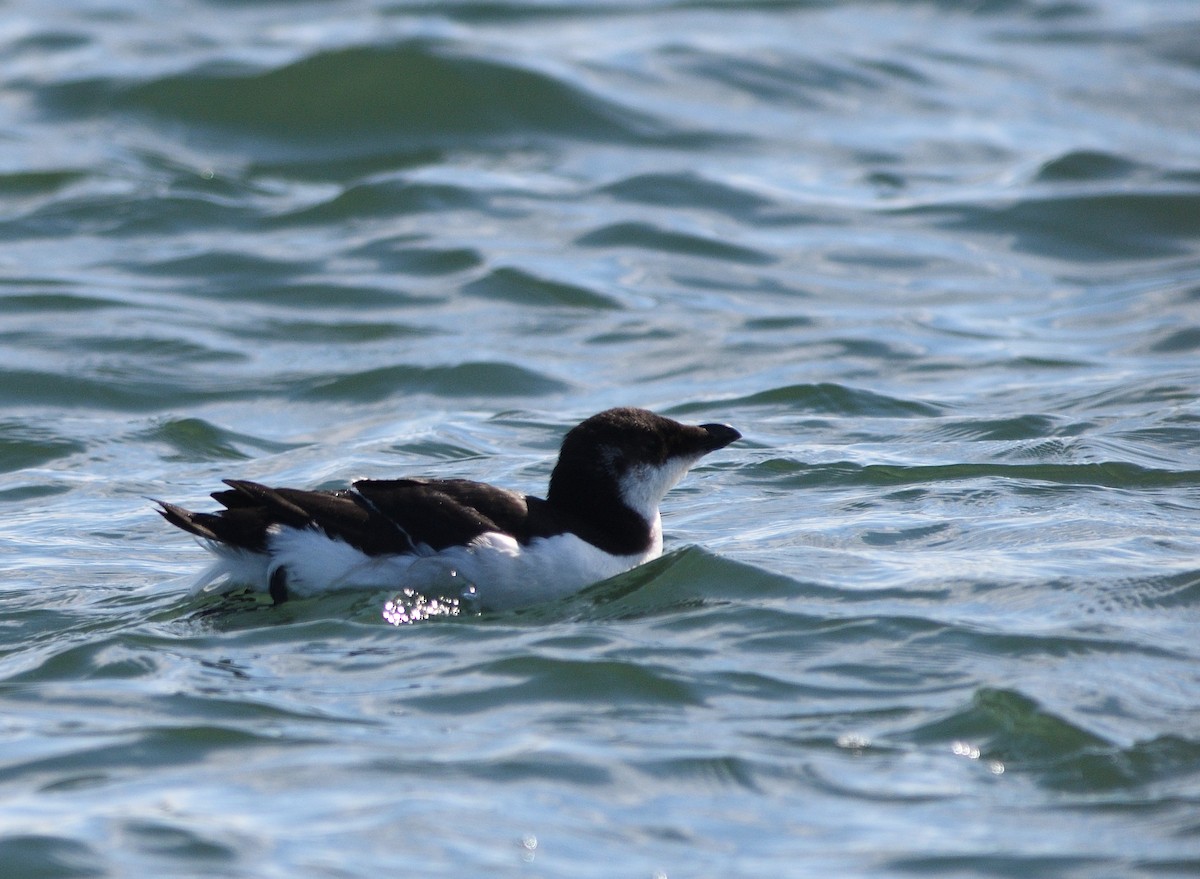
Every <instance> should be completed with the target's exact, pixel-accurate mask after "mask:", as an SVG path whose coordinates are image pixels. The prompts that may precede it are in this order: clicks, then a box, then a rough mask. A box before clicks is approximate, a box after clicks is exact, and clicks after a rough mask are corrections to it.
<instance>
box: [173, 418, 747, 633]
mask: <svg viewBox="0 0 1200 879" xmlns="http://www.w3.org/2000/svg"><path fill="white" fill-rule="evenodd" d="M740 437H741V434H740V433H738V432H737V431H736V430H734V429H733V428H732V427H730V426H729V425H727V424H701V425H699V426H692V425H686V424H680V423H679V422H678V421H673V420H672V419H670V418H665V417H663V416H661V415H656V414H655V413H653V412H649V411H647V410H645V409H632V408H622V409H609V410H607V411H605V412H601V413H600V414H598V415H593V416H592V417H591V418H589V419H587V420H586V421H584V422H582V423H581V424H579V425H577V426H576V427H574V428H572V429H571V430H570V431H569V432H568V433H567V435H566V437H565V438H564V439H563V443H562V448H561V450H560V451H559V455H558V462H557V463H556V464H555V466H554V471H553V472H552V473H551V474H550V490H549V492H548V493H547V495H546V497H545V499H543V498H538V497H533V496H530V495H523V494H518V493H516V492H513V491H508V490H506V489H503V488H497V487H495V486H492V485H488V484H486V483H482V482H472V481H469V480H466V479H360V480H358V481H356V482H354V483H352V487H350V488H347V489H341V490H337V491H306V490H304V489H297V488H268V487H267V486H265V485H260V484H259V483H257V482H247V481H245V480H240V479H227V480H225V484H226V485H228V486H229V488H228V489H226V490H224V491H217V492H213V495H212V497H213V498H214V499H215V500H216V501H218V502H219V503H220V504H221V506H222V507H224V509H222V510H219V511H217V512H214V513H193V512H191V511H190V510H185V509H184V508H182V507H179V506H176V505H175V504H170V503H167V502H165V501H156V503H157V504H158V505H159V508H160V509H158V510H157V512H158V513H160V514H161V515H162V516H163V518H165V519H166V520H167V521H168V522H170V523H171V524H172V525H175V526H177V527H179V528H182V529H183V530H184V531H187V532H190V533H191V534H194V535H196V536H197V537H199V538H201V539H202V540H203V541H204V542H205V544H206V545H207V547H208V548H209V549H210V550H211V551H212V552H213V553H214V554H215V555H216V557H217V558H216V561H215V562H214V564H213V565H212V566H211V567H210V568H209V569H208V570H207V571H205V572H204V573H203V574H202V575H201V576H200V578H199V579H198V580H197V582H196V584H195V590H196V591H207V590H219V591H226V590H228V589H231V588H234V587H236V586H239V585H243V586H250V587H252V588H255V589H257V590H259V591H265V592H268V593H269V594H270V595H271V597H272V598H273V599H274V600H275V602H276V603H279V602H282V601H285V600H287V598H288V597H289V596H292V597H306V596H311V595H316V594H319V593H323V592H327V591H332V590H342V589H372V590H384V589H393V590H394V589H405V590H412V591H413V592H416V593H419V594H427V595H431V596H435V597H452V598H459V597H463V598H469V599H470V602H471V605H472V606H474V607H477V608H479V609H488V610H499V609H507V608H514V607H520V606H524V605H529V604H534V603H537V602H540V601H545V600H547V599H552V598H557V597H560V596H563V595H569V594H571V593H573V592H576V591H578V590H579V589H582V588H583V587H584V586H587V585H588V584H590V583H595V582H597V581H599V580H603V579H606V578H608V577H612V576H615V575H616V574H619V573H621V572H622V571H627V570H629V569H630V568H633V567H636V566H637V565H640V564H642V563H643V562H647V561H649V560H650V559H653V558H657V557H658V556H659V555H661V553H662V545H663V538H662V520H661V519H660V517H659V512H658V505H659V502H660V501H661V500H662V499H663V496H664V495H665V494H666V493H667V492H668V491H669V490H670V489H671V488H672V487H673V486H674V485H675V484H676V483H678V482H679V480H680V479H682V478H683V476H684V474H685V473H687V471H688V470H689V469H690V468H691V467H692V466H693V465H694V464H695V463H696V462H697V461H699V460H700V459H701V458H702V457H703V456H705V455H707V454H708V453H709V452H713V451H716V450H717V449H721V448H724V447H725V446H727V445H729V444H730V443H732V442H733V441H734V440H737V439H739V438H740Z"/></svg>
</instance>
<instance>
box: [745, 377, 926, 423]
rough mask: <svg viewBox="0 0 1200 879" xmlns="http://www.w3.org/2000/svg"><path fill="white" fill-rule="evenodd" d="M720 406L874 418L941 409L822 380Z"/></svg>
mask: <svg viewBox="0 0 1200 879" xmlns="http://www.w3.org/2000/svg"><path fill="white" fill-rule="evenodd" d="M721 405H722V406H727V407H742V406H789V407H793V408H795V409H799V410H801V411H806V412H821V413H826V414H830V415H860V416H867V417H875V418H918V417H933V416H937V415H940V414H941V410H940V409H938V408H937V407H936V406H933V405H931V404H929V403H924V402H921V401H917V400H904V399H901V398H899V397H889V396H887V395H886V394H878V393H875V392H874V391H868V390H864V389H862V388H851V387H846V386H845V385H839V384H832V383H829V382H821V383H818V384H798V385H787V386H785V387H779V388H771V389H770V390H767V391H760V392H758V393H756V394H751V395H750V396H747V397H738V398H735V399H733V400H722V401H721Z"/></svg>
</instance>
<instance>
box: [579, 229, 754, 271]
mask: <svg viewBox="0 0 1200 879" xmlns="http://www.w3.org/2000/svg"><path fill="white" fill-rule="evenodd" d="M575 243H576V244H578V245H580V246H583V247H632V248H637V249H639V250H657V251H662V252H664V253H671V254H677V255H683V256H698V257H704V258H706V259H718V260H726V261H728V262H735V263H744V264H747V265H769V264H771V263H774V262H776V261H777V258H776V257H775V256H774V255H772V254H769V253H765V252H764V251H761V250H756V249H755V248H752V247H744V246H742V245H740V244H730V243H728V242H726V241H719V240H717V239H715V238H709V237H707V236H703V235H696V234H692V233H689V232H676V231H673V230H668V229H660V228H658V227H657V226H654V225H652V224H650V223H641V222H630V223H613V224H611V225H608V226H604V227H602V228H600V229H596V230H594V231H592V232H588V233H586V234H584V235H581V236H579V237H578V238H576V239H575Z"/></svg>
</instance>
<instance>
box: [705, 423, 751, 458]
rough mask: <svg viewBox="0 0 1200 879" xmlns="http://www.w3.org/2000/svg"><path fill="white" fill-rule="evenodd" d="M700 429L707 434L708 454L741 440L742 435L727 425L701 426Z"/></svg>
mask: <svg viewBox="0 0 1200 879" xmlns="http://www.w3.org/2000/svg"><path fill="white" fill-rule="evenodd" d="M700 428H701V430H704V431H706V432H707V433H708V451H710V452H715V451H716V450H717V449H723V448H725V447H726V446H727V445H729V444H730V443H732V442H736V441H737V440H740V439H741V438H742V434H741V433H740V432H739V431H738V430H737V429H736V428H734V427H731V426H730V425H728V424H701V425H700Z"/></svg>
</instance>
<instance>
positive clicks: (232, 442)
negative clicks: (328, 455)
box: [136, 418, 298, 461]
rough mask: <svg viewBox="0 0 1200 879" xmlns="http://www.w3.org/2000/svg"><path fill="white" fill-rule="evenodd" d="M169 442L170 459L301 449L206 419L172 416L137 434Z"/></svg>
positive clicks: (225, 458) (230, 458) (210, 458)
mask: <svg viewBox="0 0 1200 879" xmlns="http://www.w3.org/2000/svg"><path fill="white" fill-rule="evenodd" d="M136 438H137V439H138V440H139V441H147V442H151V443H157V444H161V445H165V446H166V447H167V448H168V449H170V450H171V451H170V453H169V454H167V455H164V460H167V461H244V460H248V459H250V458H253V457H256V454H262V453H267V454H273V453H276V452H283V451H287V450H288V449H294V448H298V446H297V445H296V444H294V443H279V442H274V441H272V440H267V439H263V438H261V437H255V436H250V435H248V434H244V433H237V432H235V431H232V430H226V429H225V428H222V427H218V426H217V425H215V424H212V423H211V422H208V421H205V420H204V419H203V418H172V419H167V420H164V421H162V422H160V423H159V424H157V425H155V426H154V427H153V428H151V429H150V430H146V431H142V432H141V433H140V434H138V436H137V437H136Z"/></svg>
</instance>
